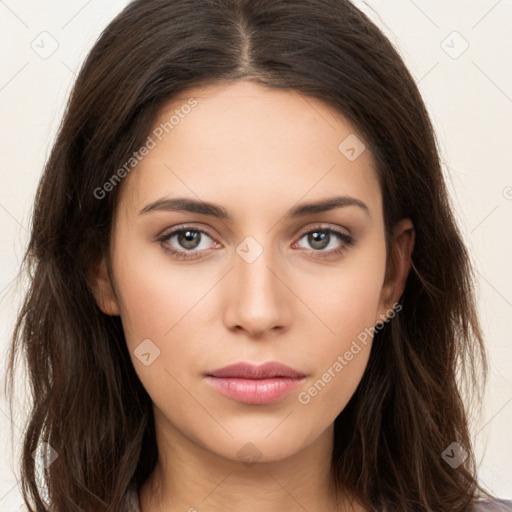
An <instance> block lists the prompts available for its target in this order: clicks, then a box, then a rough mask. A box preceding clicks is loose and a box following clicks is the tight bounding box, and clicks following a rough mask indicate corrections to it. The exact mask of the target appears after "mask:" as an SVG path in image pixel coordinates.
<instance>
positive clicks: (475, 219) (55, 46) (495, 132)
mask: <svg viewBox="0 0 512 512" xmlns="http://www.w3.org/2000/svg"><path fill="white" fill-rule="evenodd" d="M354 3H356V5H358V6H360V7H361V8H362V9H363V10H364V11H365V12H367V13H368V14H369V15H370V17H371V18H372V19H373V20H374V21H375V22H377V24H378V25H379V26H380V27H382V28H383V30H384V31H385V33H386V34H387V35H388V37H390V38H391V40H392V41H393V42H394V44H395V45H396V46H397V48H398V49H399V51H400V53H401V54H402V55H403V57H404V58H405V61H406V63H407V65H408V66H409V69H410V70H411V72H412V74H413V75H414V77H415V78H416V80H417V82H418V84H419V87H420V90H421V92H422V94H423V97H424V99H425V101H426V103H427V107H428V109H429V111H430V114H431V116H432V120H433V122H434V125H435V127H436V130H437V133H438V136H439V139H440V143H441V149H442V156H443V161H444V167H445V170H446V173H447V176H448V177H449V184H450V190H451V192H452V196H453V200H454V204H455V206H456V209H457V216H458V219H459V222H460V224H461V226H462V229H463V232H464V235H465V237H466V241H467V244H468V246H469V248H470V250H471V253H472V256H473V258H474V261H475V265H476V269H477V271H478V274H477V275H478V277H479V307H480V312H481V318H482V323H483V327H484V332H485V336H486V341H487V346H488V350H489V356H490V363H491V373H490V381H489V386H488V390H487V398H486V401H485V404H484V409H483V415H482V417H481V418H480V419H479V420H478V421H476V422H475V425H474V427H473V436H474V439H475V443H476V446H477V449H478V458H479V460H480V461H481V466H480V468H481V469H480V479H481V482H482V484H483V485H485V486H486V487H487V488H489V489H490V490H492V491H493V492H495V493H496V494H498V495H500V496H501V497H503V498H512V463H511V461H510V458H511V456H512V436H511V435H510V425H511V424H512V376H511V368H512V339H511V334H510V329H509V324H508V321H509V319H510V318H511V317H512V270H511V264H510V262H511V261H512V229H511V220H512V158H511V155H510V149H511V146H512V127H511V120H512V58H511V56H510V50H509V49H510V48H512V30H511V28H512V26H511V22H512V0H477V1H471V2H468V1H463V0H448V1H446V0H444V1H443V0H435V1H434V0H431V1H430V0H396V1H391V0H368V1H367V2H366V4H363V3H362V2H360V1H354ZM125 4H126V2H125V1H121V0H115V1H112V0H111V1H109V2H106V1H103V2H101V1H100V0H89V1H87V0H68V1H66V2H64V1H63V0H61V1H56V0H48V1H46V2H41V3H35V2H30V3H29V2H23V1H22V0H3V1H0V34H1V36H0V37H1V38H2V40H1V44H0V49H1V54H0V59H1V66H0V111H1V116H0V128H1V132H0V134H1V138H0V140H1V144H2V146H1V151H0V230H1V235H2V251H1V253H0V354H1V359H2V363H3V364H5V351H6V349H7V345H8V342H9V335H10V332H11V330H12V326H13V322H14V318H15V315H16V311H17V307H18V305H19V301H20V296H21V292H20V290H16V289H15V288H14V281H13V280H14V278H15V276H16V275H17V273H18V266H19V261H20V258H21V256H22V254H23V250H24V247H25V244H26V242H27V235H28V232H27V229H28V225H29V219H30V209H31V204H32V200H33V195H34V192H35V187H36V185H37V181H38V179H39V176H40V173H41V169H42V165H43V162H44V161H45V158H46V157H47V155H48V151H49V148H50V147H51V143H52V140H53V137H54V135H55V132H56V129H57V126H58V123H59V121H60V118H61V115H62V112H63V108H64V102H65V99H66V97H67V94H68V93H69V91H70V88H71V85H72V83H73V79H74V76H75V73H76V70H77V69H78V68H79V65H80V64H81V62H82V61H83V59H84V58H85V55H86V53H87V51H88V50H89V48H90V47H91V46H92V44H93V43H94V41H95V39H96V38H97V36H98V35H99V33H100V32H101V30H102V29H103V28H104V26H105V25H106V24H107V23H108V22H109V21H110V20H111V19H112V18H113V16H114V15H115V14H116V13H117V12H118V11H119V10H120V9H121V8H122V7H123V6H124V5H125ZM506 49H508V50H506ZM52 51H53V53H51V52H52ZM50 53H51V55H50ZM3 374H4V370H3V368H2V376H3ZM2 382H3V381H2ZM21 400H22V397H20V401H21ZM21 418H22V416H20V412H19V411H18V412H16V413H15V415H14V417H13V418H11V416H10V414H9V411H8V408H7V405H6V402H5V397H3V396H1V397H0V440H1V443H2V447H5V448H7V449H5V450H0V511H2V512H3V511H15V510H18V509H19V507H20V505H21V503H22V501H21V498H20V494H19V491H18V487H17V479H16V476H15V475H14V474H13V473H12V470H13V469H14V470H15V471H17V466H16V464H15V462H13V459H12V458H11V456H10V450H9V449H8V447H9V446H10V440H9V439H10V437H9V436H10V430H11V428H12V429H13V432H14V436H15V437H14V439H13V446H14V449H17V447H18V445H19V443H18V439H17V435H18V434H19V425H21V422H22V419H21Z"/></svg>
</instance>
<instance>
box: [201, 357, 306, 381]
mask: <svg viewBox="0 0 512 512" xmlns="http://www.w3.org/2000/svg"><path fill="white" fill-rule="evenodd" d="M207 375H208V376H211V377H238V378H241V379H271V378H273V377H288V378H293V379H298V378H303V377H305V376H306V375H305V374H303V373H301V372H298V371H297V370H294V369H293V368H290V367H289V366H286V365H285V364H281V363H278V362H275V361H271V362H268V363H264V364H261V365H259V366H258V365H254V364H251V363H245V362H242V363H235V364H230V365H229V366H225V367H224V368H219V369H218V370H214V371H212V372H209V373H208V374H207Z"/></svg>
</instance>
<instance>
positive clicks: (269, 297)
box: [226, 236, 289, 333]
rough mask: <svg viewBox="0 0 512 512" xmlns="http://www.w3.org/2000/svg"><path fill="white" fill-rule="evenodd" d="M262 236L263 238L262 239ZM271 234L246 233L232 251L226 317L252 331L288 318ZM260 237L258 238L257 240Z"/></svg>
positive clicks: (283, 322)
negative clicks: (250, 234) (229, 292)
mask: <svg viewBox="0 0 512 512" xmlns="http://www.w3.org/2000/svg"><path fill="white" fill-rule="evenodd" d="M263 238H264V240H263ZM271 239H272V237H271V236H265V237H263V236H259V237H258V239H257V238H256V237H254V236H247V237H246V238H245V239H244V240H242V242H241V243H240V244H239V245H238V246H237V247H236V254H234V255H233V257H234V262H233V266H234V268H233V272H232V273H231V279H232V281H231V282H232V283H233V288H232V289H231V290H232V295H231V296H230V297H229V298H228V307H227V317H226V321H227V322H228V323H229V324H231V325H232V326H234V325H237V326H240V327H243V328H245V329H247V330H249V331H251V333H254V332H257V331H258V332H263V331H266V330H268V329H272V328H274V327H277V326H283V325H284V324H286V323H287V321H288V318H289V317H288V314H287V311H288V309H287V308H288V307H289V306H288V302H289V297H286V296H285V295H286V286H285V285H284V284H283V282H281V280H282V279H283V277H281V276H279V271H278V270H277V269H278V268H280V267H281V265H280V263H279V262H278V261H277V259H278V258H277V256H278V255H277V254H276V251H274V250H273V248H272V247H271ZM260 240H261V242H260Z"/></svg>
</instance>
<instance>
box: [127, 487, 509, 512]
mask: <svg viewBox="0 0 512 512" xmlns="http://www.w3.org/2000/svg"><path fill="white" fill-rule="evenodd" d="M127 500H128V501H127V508H126V510H125V511H123V512H141V510H140V503H139V495H138V493H137V492H136V491H135V489H133V488H130V489H129V490H128V492H127ZM473 511H474V512H512V501H508V500H495V501H492V502H485V501H479V502H478V503H476V504H475V507H474V508H473ZM447 512H448V511H447Z"/></svg>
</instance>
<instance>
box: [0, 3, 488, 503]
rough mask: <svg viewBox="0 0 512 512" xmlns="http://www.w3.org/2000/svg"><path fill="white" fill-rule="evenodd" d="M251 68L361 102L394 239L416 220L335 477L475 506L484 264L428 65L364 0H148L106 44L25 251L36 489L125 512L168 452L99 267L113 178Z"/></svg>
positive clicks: (259, 76)
mask: <svg viewBox="0 0 512 512" xmlns="http://www.w3.org/2000/svg"><path fill="white" fill-rule="evenodd" d="M241 79H244V80H252V81H255V82H257V83H259V84H261V85H263V86H266V87H271V88H280V89H286V90H293V91H296V92H298V93H300V94H302V95H304V97H311V98H316V99H318V100H321V101H323V102H325V103H326V104H327V105H329V106H330V107H332V108H333V109H335V110H336V111H338V112H340V113H341V114H342V115H343V116H345V119H347V120H348V121H349V122H350V123H352V124H353V126H354V127H356V128H357V130H358V133H360V134H361V136H362V137H363V138H364V140H365V143H366V144H367V146H368V148H369V149H370V150H371V152H372V154H373V156H374V158H375V161H376V164H377V169H376V170H377V173H378V176H379V180H380V185H381V190H382V194H383V204H384V212H383V213H384V221H385V229H386V237H387V241H388V247H389V241H390V240H391V238H390V237H391V234H392V230H393V226H395V225H396V223H397V222H398V221H399V220H401V219H403V218H405V217H409V218H410V219H411V220H412V221H413V223H414V226H415V231H416V242H415V247H414V253H413V257H412V270H411V272H410V274H409V277H408V279H407V283H406V288H405V291H404V293H403V295H402V297H401V300H400V304H401V307H402V311H401V312H400V314H398V315H396V316H395V317H394V318H393V320H392V321H390V322H387V323H386V324H385V325H384V327H383V328H382V329H380V330H379V331H378V332H376V333H375V338H374V343H373V346H372V350H371V355H370V360H369V363H368V366H367V368H366V371H365V373H364V376H363V378H362V380H361V382H360V384H359V386H358V388H357V390H356V392H355V394H354V395H353V397H352V398H351V400H350V402H349V403H348V405H347V406H346V407H345V409H344V410H343V411H342V412H341V413H340V414H339V416H338V417H337V418H336V420H335V440H334V442H335V446H334V451H333V459H332V477H333V479H334V481H335V483H336V486H337V488H338V489H339V490H343V491H347V492H349V493H351V494H353V495H355V496H356V497H357V499H358V500H359V501H360V503H361V504H362V505H363V506H365V507H366V508H367V509H368V510H371V511H377V510H379V511H380V510H389V511H395V510H396V511H398V510H400V511H402V512H403V511H412V510H414V511H439V510H450V511H465V510H469V509H470V504H471V503H472V502H473V501H474V500H475V499H476V497H477V496H479V495H482V494H484V493H485V491H484V490H483V489H482V488H481V487H480V486H479V484H478V481H477V476H476V464H475V458H474V455H473V451H472V448H471V439H470V435H469V427H468V409H466V407H465V405H464V401H463V399H464V400H465V399H466V398H465V397H466V395H464V393H463V392H464V390H466V391H472V392H473V393H474V394H476V395H477V396H481V386H479V385H478V383H481V384H483V383H484V381H485V373H486V370H487V362H486V358H485V351H484V347H483V342H482V335H481V330H480V327H479V323H478V319H477V315H476V307H475V299H474V290H473V282H474V275H473V273H472V267H471V265H470V261H469V257H468V253H467V250H466V247H465V245H464V243H463V240H462V236H461V234H460V231H459V229H458V227H457V225H456V222H455V220H454V216H453V214H452V210H451V205H450V202H449V197H448V194H447V189H446V187H445V183H444V180H443V174H442V170H441V167H440V158H439V153H438V147H437V142H436V139H435V134H434V132H433V128H432V125H431V122H430V120H429V116H428V113H427V111H426V108H425V105H424V103H423V101H422V98H421V96H420V93H419V91H418V88H417V86H416V84H415V81H414V79H413V78H412V77H411V75H410V73H409V72H408V70H407V69H406V67H405V65H404V63H403V61H402V59H401V58H400V56H399V55H398V53H397V51H396V50H395V49H394V47H393V46H392V45H391V44H390V42H389V41H388V40H387V39H386V37H385V36H384V35H383V34H382V32H381V31H380V30H379V29H378V28H377V27H376V26H375V25H374V24H373V23H372V22H371V21H370V20H369V19H368V18H367V16H366V15H364V14H363V13H362V12H361V11H359V10H358V9H356V8H355V7H354V6H353V5H352V4H351V3H350V2H349V1H348V0H282V1H279V2H276V1H274V0H173V1H169V0H137V1H134V2H132V3H130V4H129V5H128V6H127V7H126V8H125V9H124V10H123V11H122V12H121V13H120V14H119V15H118V16H117V17H116V18H115V19H114V20H113V21H112V22H111V23H110V24H109V26H108V27H107V28H106V29H105V30H104V31H103V33H102V34H101V36H100V38H99V40H98V41H97V42H96V44H95V45H94V47H93V48H92V50H91V51H90V53H89V55H88V57H87V59H86V60H85V63H84V64H83V66H82V69H81V71H80V73H79V75H78V78H77V80H76V83H75V85H74V88H73V91H72V93H71V95H70V98H69V102H68V104H67V108H66V112H65V115H64V118H63V121H62V124H61V126H60V130H59V133H58V136H57V139H56V141H55V144H54V146H53V149H52V151H51V154H50V156H49V159H48V161H47V163H46V166H45V169H44V173H43V176H42V178H41V181H40V184H39V188H38V190H37V196H36V199H35V207H34V212H33V217H32V224H31V237H30V242H29V245H28V248H27V252H26V254H25V258H24V261H23V267H24V268H25V269H26V270H27V271H28V272H29V276H30V286H29V289H28V292H27V294H26V297H25V301H24V303H23V305H22V309H21V311H20V313H19V317H18V319H17V323H16V326H15V330H14V334H13V340H12V346H11V350H10V355H9V357H10V360H9V367H8V383H9V392H10V400H11V408H12V400H13V398H12V397H13V380H14V379H13V374H14V371H15V369H16V364H15V361H16V356H17V354H18V353H20V354H22V355H23V356H24V360H25V361H26V364H27V368H28V376H29V378H30V389H31V410H30V414H29V418H28V421H27V425H26V431H25V433H24V438H23V442H24V444H23V449H22V460H21V476H22V484H23V485H22V490H23V496H24V499H25V501H26V503H27V505H29V504H30V503H32V504H33V506H34V507H35V510H37V511H49V510H53V511H58V512H68V511H69V512H74V511H79V510H88V511H92V510H94V511H118V510H121V509H122V507H123V503H124V496H125V492H126V490H127V489H128V488H129V487H131V486H134V487H135V488H136V489H139V488H140V486H141V484H142V483H143V482H144V480H146V478H147V477H148V475H149V474H150V473H151V471H152V469H153V468H154V465H155V463H156V460H157V446H156V443H155V433H154V423H153V421H154V420H153V414H152V408H151V399H150V397H149V396H148V394H147V393H146V391H145V389H144V388H143V386H142V384H141V382H140V381H139V379H138V377H137V376H136V373H135V370H134V368H133V365H132V362H131V359H130V356H129V353H128V351H127V347H126V343H125V339H124V334H123V329H122V325H121V321H120V318H119V317H111V316H107V315H105V314H103V313H102V312H101V310H100V309H99V308H98V306H97V304H96V302H95V300H94V298H93V294H92V292H91V287H90V284H89V281H88V277H87V276H88V272H89V269H90V267H91V265H92V263H94V262H96V261H98V260H99V258H100V256H101V255H102V254H107V255H108V253H109V238H110V230H111V223H112V216H113V212H114V210H115V207H116V202H117V197H118V195H119V194H118V193H119V189H120V187H122V182H121V183H119V184H118V185H117V186H115V187H112V190H111V191H109V193H108V194H104V196H105V197H103V198H98V193H96V194H95V191H97V189H98V187H101V186H102V184H104V183H106V182H107V181H108V180H109V179H110V178H111V177H112V175H113V174H114V173H115V171H116V170H117V169H119V168H120V167H121V166H122V165H123V163H125V162H126V161H127V160H128V159H129V158H130V156H131V155H132V154H133V152H134V151H136V150H137V149H138V148H140V147H141V146H142V144H143V143H144V141H145V140H146V138H147V136H148V133H149V130H150V129H151V127H152V123H153V122H154V120H155V115H156V114H157V112H158V111H159V109H160V108H161V107H162V106H163V105H164V103H165V102H167V101H168V100H169V99H171V98H172V97H173V96H175V95H176V94H178V93H179V92H183V91H186V89H187V88H189V87H192V86H194V87H196V86H206V85H211V84H229V83H232V82H233V81H237V80H241ZM133 172H137V171H136V168H135V169H134V170H133ZM472 381H475V386H474V387H473V386H472V385H471V383H472ZM467 396H468V397H469V396H470V395H467ZM471 396H474V395H471ZM468 400H469V399H468ZM468 403H469V402H468ZM42 441H45V442H47V443H49V445H50V446H51V447H52V448H53V449H54V450H55V451H56V452H57V454H58V457H57V459H55V460H54V462H53V463H52V464H51V465H49V466H48V467H47V468H46V471H45V472H44V474H43V475H41V476H42V478H43V481H42V483H41V482H39V484H38V478H37V471H36V467H35V461H34V458H33V457H32V453H33V452H34V450H35V449H36V448H37V446H38V445H39V444H40V443H41V442H42ZM454 442H456V443H458V444H459V445H460V446H462V447H463V449H464V450H465V451H466V452H467V454H468V457H467V459H466V460H465V461H464V462H463V463H462V464H460V465H459V466H458V467H452V465H450V464H448V463H447V462H446V460H445V458H443V456H442V454H443V452H444V450H445V449H446V448H447V447H448V446H449V445H450V444H451V443H454ZM43 484H44V487H46V489H47V491H48V494H49V497H50V500H51V506H50V505H49V504H48V501H49V500H48V499H46V498H45V495H44V492H43V489H42V485H43ZM30 510H33V509H32V508H31V509H30Z"/></svg>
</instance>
